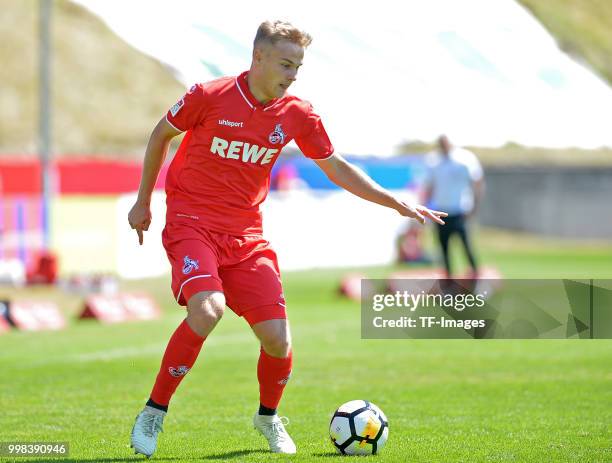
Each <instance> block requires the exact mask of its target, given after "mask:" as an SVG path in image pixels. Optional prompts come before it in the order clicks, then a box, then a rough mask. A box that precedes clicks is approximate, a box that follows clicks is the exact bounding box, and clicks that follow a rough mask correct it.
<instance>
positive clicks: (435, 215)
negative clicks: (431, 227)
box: [396, 201, 448, 225]
mask: <svg viewBox="0 0 612 463" xmlns="http://www.w3.org/2000/svg"><path fill="white" fill-rule="evenodd" d="M396 210H397V212H399V213H400V214H402V215H403V216H404V217H410V218H411V219H415V220H416V221H418V222H419V223H422V224H424V223H425V219H430V220H432V221H433V222H436V223H438V224H440V225H444V221H443V220H442V219H441V217H447V216H448V214H447V213H446V212H442V211H434V210H433V209H429V208H427V207H425V206H422V205H421V204H416V205H412V204H408V203H405V202H404V201H399V205H398V207H397V208H396Z"/></svg>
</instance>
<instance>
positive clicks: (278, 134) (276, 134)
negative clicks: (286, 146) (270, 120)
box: [268, 124, 285, 145]
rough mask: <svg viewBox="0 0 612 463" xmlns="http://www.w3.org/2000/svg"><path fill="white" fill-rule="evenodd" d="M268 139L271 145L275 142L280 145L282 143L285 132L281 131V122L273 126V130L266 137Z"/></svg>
mask: <svg viewBox="0 0 612 463" xmlns="http://www.w3.org/2000/svg"><path fill="white" fill-rule="evenodd" d="M268 140H270V143H272V144H273V145H276V144H277V143H280V144H281V145H282V144H283V143H285V132H283V128H282V127H281V124H276V127H274V130H273V131H272V133H271V134H270V136H269V137H268Z"/></svg>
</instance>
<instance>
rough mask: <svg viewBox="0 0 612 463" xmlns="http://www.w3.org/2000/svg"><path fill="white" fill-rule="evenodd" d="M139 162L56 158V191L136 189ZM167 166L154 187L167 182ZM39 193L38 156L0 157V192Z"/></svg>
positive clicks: (91, 191) (121, 190) (65, 192)
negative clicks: (34, 157) (28, 157)
mask: <svg viewBox="0 0 612 463" xmlns="http://www.w3.org/2000/svg"><path fill="white" fill-rule="evenodd" d="M141 169H142V163H141V162H135V161H119V160H112V159H110V160H109V159H96V158H82V159H58V160H56V161H55V162H54V164H53V174H54V177H55V179H54V180H55V188H54V189H55V191H56V192H58V193H61V194H121V193H131V192H135V191H138V184H139V182H140V173H141ZM167 170H168V165H164V166H163V167H162V170H161V172H160V175H159V178H158V179H157V183H156V184H155V188H156V189H162V188H163V187H164V184H165V181H166V173H167ZM40 192H41V168H40V162H39V161H38V159H25V158H24V159H19V158H6V159H0V193H2V194H3V195H5V196H10V195H31V194H38V193H40Z"/></svg>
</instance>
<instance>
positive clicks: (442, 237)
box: [425, 135, 484, 278]
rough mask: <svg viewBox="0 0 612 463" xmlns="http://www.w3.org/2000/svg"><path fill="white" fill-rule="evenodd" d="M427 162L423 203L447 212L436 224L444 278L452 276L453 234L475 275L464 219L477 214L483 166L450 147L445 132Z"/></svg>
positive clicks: (470, 155) (457, 149)
mask: <svg viewBox="0 0 612 463" xmlns="http://www.w3.org/2000/svg"><path fill="white" fill-rule="evenodd" d="M427 164H428V178H427V183H426V188H425V204H429V206H430V207H432V208H433V209H437V210H443V211H446V212H447V213H448V217H446V218H445V219H444V220H445V222H446V225H445V226H443V227H442V226H437V232H438V240H439V243H440V248H441V250H442V256H443V258H444V267H445V270H446V275H447V278H451V277H452V268H451V262H450V256H449V251H448V248H449V242H450V239H451V237H452V236H453V235H458V236H459V238H460V239H461V242H462V243H463V247H464V249H465V253H466V256H467V259H468V261H469V264H470V267H471V269H472V275H471V276H472V277H474V278H476V277H477V276H478V263H477V261H476V257H475V256H474V250H473V248H472V244H471V240H470V237H469V228H468V227H467V222H468V220H469V219H470V218H472V217H473V216H474V215H475V214H476V211H477V210H478V206H479V205H480V202H481V199H482V196H483V194H484V176H483V171H482V166H481V165H480V162H479V161H478V158H477V157H476V156H475V155H474V153H472V152H471V151H468V150H466V149H463V148H459V147H455V146H453V145H452V144H451V142H450V140H449V139H448V137H447V136H446V135H441V136H440V137H439V138H438V151H437V152H436V153H432V155H431V156H430V157H429V158H428V160H427Z"/></svg>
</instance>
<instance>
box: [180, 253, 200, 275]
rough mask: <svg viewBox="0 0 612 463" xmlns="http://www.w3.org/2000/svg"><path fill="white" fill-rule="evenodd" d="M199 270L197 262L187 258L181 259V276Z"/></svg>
mask: <svg viewBox="0 0 612 463" xmlns="http://www.w3.org/2000/svg"><path fill="white" fill-rule="evenodd" d="M199 268H200V264H199V263H198V261H197V260H195V259H191V258H190V257H189V256H185V257H183V274H184V275H188V274H189V273H191V272H193V271H194V270H198V269H199Z"/></svg>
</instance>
